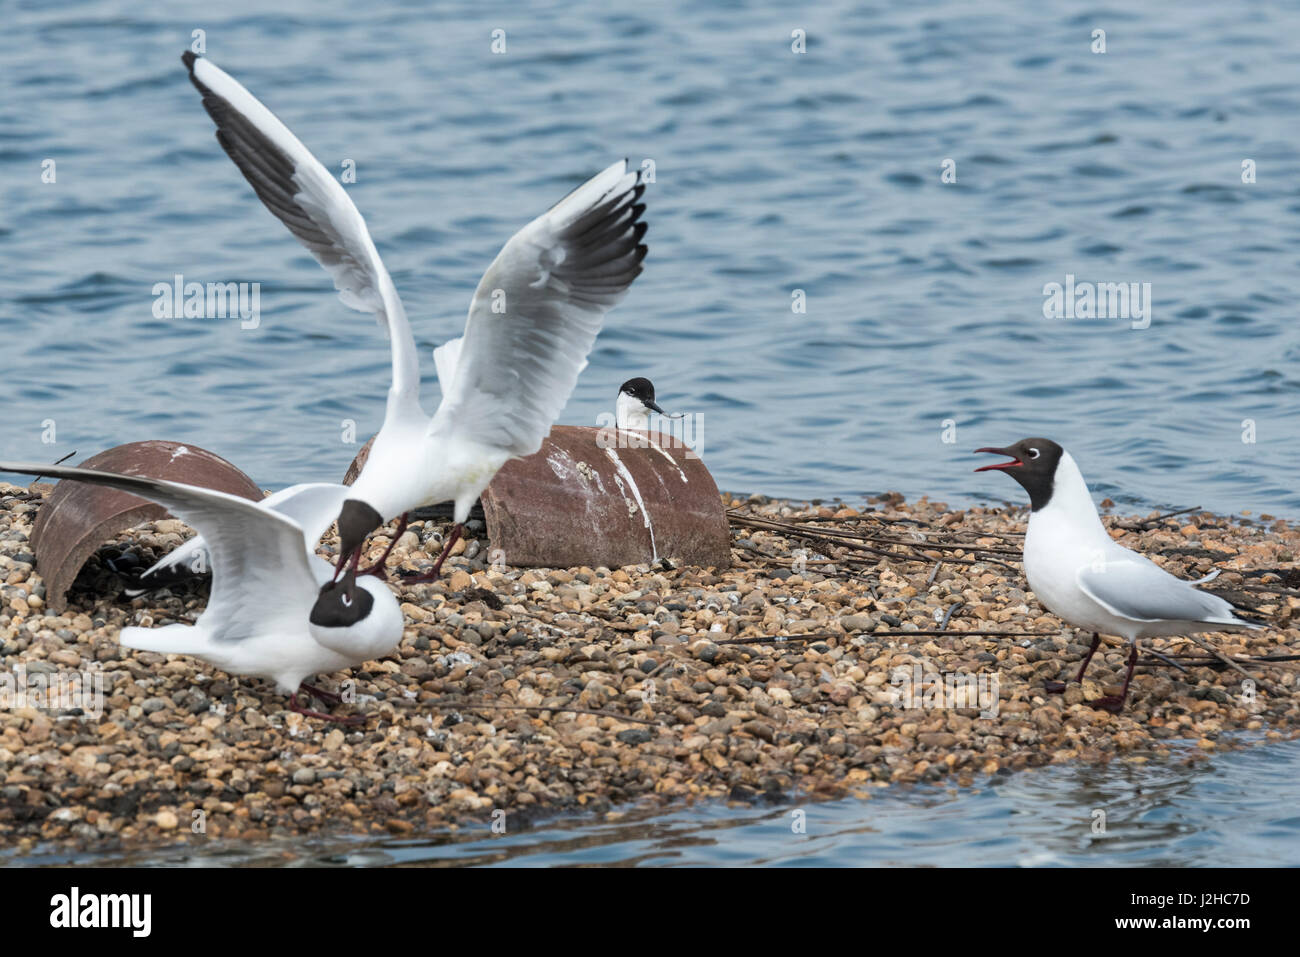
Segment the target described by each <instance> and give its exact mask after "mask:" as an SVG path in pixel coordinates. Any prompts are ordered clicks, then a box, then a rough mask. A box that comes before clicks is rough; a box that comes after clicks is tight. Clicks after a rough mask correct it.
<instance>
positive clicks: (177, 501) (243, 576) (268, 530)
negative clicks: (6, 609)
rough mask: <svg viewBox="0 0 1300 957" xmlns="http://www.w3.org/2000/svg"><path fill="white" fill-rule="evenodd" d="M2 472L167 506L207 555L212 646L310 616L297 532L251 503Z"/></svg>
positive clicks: (3, 467) (111, 478) (146, 486)
mask: <svg viewBox="0 0 1300 957" xmlns="http://www.w3.org/2000/svg"><path fill="white" fill-rule="evenodd" d="M0 471H5V472H19V473H27V474H30V475H48V476H51V477H53V478H58V479H69V480H72V481H77V482H90V483H93V484H95V485H106V486H108V487H110V488H116V489H120V490H122V491H123V492H130V493H132V494H133V495H139V496H140V497H141V498H146V499H149V500H150V501H152V502H157V503H158V504H159V505H163V506H166V508H167V510H168V511H170V512H171V513H172V514H173V515H175V516H176V517H177V518H179V519H180V520H181V521H183V522H185V523H186V524H187V525H190V526H191V527H193V528H195V529H197V530H198V532H199V534H201V535H202V536H203V538H204V540H205V541H206V542H207V547H208V551H209V553H210V554H211V556H212V593H211V596H210V597H209V598H208V607H207V610H206V611H204V613H203V616H202V617H203V624H204V627H205V629H206V630H207V632H208V634H209V636H210V637H211V638H213V639H214V640H218V641H221V640H226V641H237V640H239V639H242V638H248V637H251V636H253V635H255V634H258V633H264V632H266V631H268V630H271V629H273V628H274V627H275V626H276V625H277V624H278V623H279V622H281V621H283V622H285V623H297V624H298V625H300V626H301V625H303V624H304V623H305V622H306V620H307V616H308V615H309V614H310V613H311V608H312V605H313V604H314V603H315V600H316V592H317V588H318V586H317V584H316V578H315V576H314V575H313V574H312V570H311V568H310V567H309V565H308V562H307V550H306V548H305V546H304V539H303V532H302V529H301V528H300V527H299V526H298V524H297V523H296V522H294V521H293V520H292V519H290V518H288V517H286V516H284V515H280V514H278V513H277V512H275V511H273V510H270V509H264V508H260V507H258V504H257V503H256V502H250V501H249V500H248V499H244V498H240V497H239V496H237V495H228V494H226V493H225V492H217V491H214V490H213V489H206V488H198V487H197V486H193V485H182V484H180V483H178V482H166V481H163V480H161V479H152V478H146V477H144V476H140V475H118V474H115V473H113V472H99V471H95V470H93V469H80V468H72V467H70V466H65V465H43V464H40V463H36V462H15V463H0Z"/></svg>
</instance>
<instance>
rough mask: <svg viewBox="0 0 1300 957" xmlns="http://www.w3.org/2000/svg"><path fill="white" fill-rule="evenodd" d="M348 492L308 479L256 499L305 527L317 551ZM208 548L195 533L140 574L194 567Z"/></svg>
mask: <svg viewBox="0 0 1300 957" xmlns="http://www.w3.org/2000/svg"><path fill="white" fill-rule="evenodd" d="M347 495H348V487H347V486H346V485H337V484H335V483H333V482H308V483H305V484H302V485H292V486H290V487H289V488H286V489H281V490H280V491H278V492H276V493H275V494H273V495H268V496H267V497H266V498H264V499H262V500H261V501H260V502H257V503H256V505H257V507H258V508H261V509H274V510H275V511H277V512H279V513H280V514H281V515H286V516H288V517H289V518H291V519H293V521H295V522H297V523H298V525H299V526H301V528H302V531H303V542H304V543H305V544H306V546H307V550H308V552H314V551H315V548H316V543H317V542H318V541H320V537H321V536H322V535H324V534H325V531H326V530H327V529H328V528H329V527H330V525H331V524H332V523H333V522H334V519H335V518H336V517H337V516H338V513H339V509H340V508H341V507H342V506H343V500H344V499H345V498H347ZM207 547H208V546H207V542H206V541H205V540H204V538H203V536H202V535H196V536H195V537H194V538H191V539H190V540H189V541H188V542H185V543H184V544H182V545H178V546H176V548H174V549H172V550H171V551H170V552H169V553H168V554H167V555H165V556H164V557H163V558H160V559H159V560H158V561H157V562H156V563H154V564H153V565H152V566H150V568H149V569H148V570H147V571H146V572H145V573H144V574H143V575H141V576H140V577H141V578H147V577H149V576H150V575H153V574H155V573H157V572H159V571H162V570H163V569H164V568H171V567H173V566H175V565H182V564H188V565H190V566H191V567H193V561H194V559H196V558H197V557H198V556H199V554H200V553H201V552H206V551H207ZM196 570H197V569H196Z"/></svg>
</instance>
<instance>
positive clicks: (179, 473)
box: [31, 440, 262, 614]
mask: <svg viewBox="0 0 1300 957" xmlns="http://www.w3.org/2000/svg"><path fill="white" fill-rule="evenodd" d="M80 466H81V467H82V468H88V469H102V470H103V471H105V472H118V473H120V474H123V475H145V476H148V477H149V478H160V479H168V480H169V481H173V482H184V483H185V484H187V485H199V486H202V487H203V488H212V489H216V490H218V491H220V492H229V493H230V494H231V495H240V496H243V497H244V498H247V499H252V500H253V501H255V502H257V501H261V499H262V490H261V489H259V488H258V487H257V486H256V485H255V484H253V480H252V479H250V478H249V477H248V476H247V475H245V474H244V473H243V472H241V471H240V470H239V469H237V468H235V466H233V465H231V464H230V463H229V462H227V461H226V460H225V459H223V458H221V456H219V455H214V454H213V453H211V452H209V451H207V450H206V449H201V448H199V447H198V446H197V445H184V444H182V443H180V442H164V441H160V440H153V441H148V442H129V443H127V444H126V445H119V446H116V447H115V448H111V449H108V450H107V451H105V452H100V453H99V454H98V455H92V456H91V457H90V458H88V459H86V460H85V461H84V462H81V463H80ZM166 515H167V510H166V509H165V508H163V507H162V506H161V505H156V504H154V503H153V502H150V501H148V500H147V499H143V498H140V497H139V496H138V495H131V494H130V493H128V492H121V491H118V490H117V489H111V488H107V487H105V486H102V485H90V484H88V483H86V482H60V483H59V484H58V485H56V486H55V487H54V491H52V492H50V494H49V496H48V497H47V498H46V499H45V502H44V504H43V505H41V508H40V511H39V512H38V513H37V515H36V521H35V522H34V523H33V525H32V535H31V546H32V549H33V551H34V552H35V555H36V569H37V571H39V572H40V574H41V577H42V578H43V579H44V580H45V601H46V604H48V605H49V607H50V608H51V609H52V610H53V611H54V612H55V613H56V614H58V613H60V612H62V611H63V610H64V609H65V608H66V607H67V598H66V595H67V591H68V589H69V588H70V587H71V586H72V583H73V581H75V580H76V577H77V573H78V572H79V571H80V570H81V566H82V565H84V564H85V563H86V559H88V558H89V557H90V556H91V555H92V554H93V553H94V551H95V549H97V548H99V546H100V545H101V544H102V543H103V542H105V541H107V540H108V539H111V538H114V537H116V536H117V535H118V534H119V533H120V532H123V531H125V530H126V529H128V528H131V527H132V526H133V525H139V524H141V523H142V522H153V521H157V520H158V519H160V518H163V517H164V516H166Z"/></svg>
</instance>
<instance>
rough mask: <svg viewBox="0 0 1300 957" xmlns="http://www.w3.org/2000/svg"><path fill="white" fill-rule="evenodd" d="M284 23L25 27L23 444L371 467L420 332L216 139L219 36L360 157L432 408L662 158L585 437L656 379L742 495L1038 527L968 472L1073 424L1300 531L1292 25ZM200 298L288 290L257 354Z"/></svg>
mask: <svg viewBox="0 0 1300 957" xmlns="http://www.w3.org/2000/svg"><path fill="white" fill-rule="evenodd" d="M268 9H269V8H267V7H266V5H265V4H264V3H262V2H261V0H236V2H230V3H222V4H219V5H213V4H210V3H172V4H167V5H156V6H147V7H141V6H140V5H139V4H138V3H131V2H127V0H120V2H115V0H105V2H96V3H67V2H64V3H60V2H48V0H40V2H17V3H10V4H8V5H6V24H5V30H4V31H3V32H2V33H0V77H3V79H2V80H0V83H3V88H4V94H5V95H4V96H3V97H0V168H2V169H3V171H4V175H3V177H2V178H0V257H2V259H3V261H4V262H5V264H6V268H5V270H4V279H3V281H0V319H2V320H3V323H4V325H3V328H4V333H5V335H4V344H5V353H4V355H5V366H4V367H5V374H4V376H3V380H2V384H0V400H2V401H3V403H4V408H5V410H6V414H5V415H4V416H3V419H2V421H0V450H2V451H3V452H4V454H6V455H10V456H21V457H23V458H35V459H40V460H52V459H54V458H58V457H59V456H61V455H63V454H66V453H67V452H70V451H72V450H74V449H76V450H77V451H78V453H79V455H78V457H83V456H85V455H88V454H90V453H93V452H95V451H98V450H100V449H102V448H105V447H107V446H110V445H113V444H116V443H120V442H126V441H131V440H135V439H143V438H170V439H179V440H183V441H186V442H192V443H196V444H198V445H202V446H205V447H207V448H209V449H212V450H213V451H216V452H218V453H220V454H222V455H225V456H226V457H228V458H230V459H231V460H233V461H234V462H235V463H236V464H237V465H239V466H241V467H242V468H243V469H244V470H246V471H247V472H249V473H250V474H251V475H252V476H253V477H254V478H255V479H256V480H257V481H258V482H260V483H262V484H263V485H265V486H267V487H280V486H283V485H285V484H289V483H292V482H296V481H306V480H314V479H337V478H338V477H339V476H340V475H341V474H342V473H343V471H344V469H345V468H346V466H347V465H348V463H349V461H350V460H351V458H352V454H353V453H354V452H355V450H356V449H355V446H349V445H346V444H344V442H343V441H342V431H343V430H342V425H341V423H342V421H343V420H344V419H352V420H355V421H356V422H357V423H358V426H357V427H358V432H359V436H358V439H359V441H364V439H365V437H366V435H368V434H369V433H370V432H372V431H373V430H374V429H376V428H377V427H378V425H379V422H380V420H381V417H382V414H383V396H384V391H385V388H386V382H387V375H388V371H387V363H388V354H387V344H386V343H385V341H384V340H383V338H382V336H381V334H380V333H379V331H378V329H377V328H376V327H375V326H374V324H373V323H372V322H371V320H370V319H369V318H368V317H366V316H363V315H361V314H358V313H353V312H350V311H349V310H347V309H346V308H345V307H343V306H342V305H341V304H340V303H339V302H338V301H337V299H336V298H335V296H334V295H333V290H332V286H331V283H330V281H329V279H328V277H327V276H326V275H325V274H324V272H323V271H322V270H321V269H320V268H319V266H317V265H316V263H315V261H314V260H312V259H311V258H310V257H309V256H308V255H307V254H306V253H305V251H304V250H302V249H301V248H300V247H299V246H298V244H297V243H296V242H295V241H294V240H293V238H292V237H291V236H290V235H289V234H288V232H287V231H286V230H285V229H284V228H283V227H282V226H280V225H279V224H278V223H277V222H275V221H274V220H273V219H272V218H271V217H270V216H269V214H267V213H266V212H265V211H264V210H263V209H262V208H261V206H260V204H259V203H258V202H257V200H256V198H255V197H254V196H253V194H252V191H251V190H250V189H249V187H248V186H247V184H246V183H245V182H244V180H243V178H242V177H241V176H240V175H239V174H238V172H237V171H236V170H235V169H234V167H233V165H232V164H231V163H230V161H229V160H228V159H227V158H226V156H225V155H224V154H223V153H222V151H221V150H220V148H219V147H218V145H217V144H216V142H215V140H214V138H213V132H212V126H211V123H210V121H209V119H208V117H207V116H206V114H205V113H204V112H203V110H202V109H201V108H200V106H199V102H198V96H197V94H196V92H195V91H194V89H193V88H191V86H190V85H189V83H188V81H187V79H186V76H185V72H184V69H183V67H182V65H181V63H180V60H179V57H180V54H181V52H182V51H183V50H184V49H186V48H187V47H188V45H189V43H190V36H191V31H193V30H194V29H196V28H202V29H204V30H206V42H207V51H208V55H209V56H210V57H211V58H212V59H213V60H214V61H216V62H217V63H218V64H219V65H221V66H223V67H225V68H227V69H228V70H230V71H231V72H233V73H234V74H235V75H236V76H237V77H238V78H239V79H241V80H242V81H243V82H244V83H245V84H246V85H248V86H249V87H250V88H251V89H252V90H253V91H254V92H255V93H257V94H258V95H260V96H261V97H262V98H263V99H264V100H265V101H266V102H267V103H268V104H269V105H270V106H271V107H272V109H274V110H275V111H277V112H278V113H279V115H281V116H282V117H283V118H284V119H285V120H286V121H287V122H288V123H289V125H290V126H291V127H292V128H293V129H294V130H295V131H296V132H297V133H298V135H299V136H300V137H301V138H302V139H303V140H304V141H305V142H306V143H307V144H308V145H309V146H310V147H311V148H312V149H313V150H314V151H315V152H316V153H317V155H318V156H320V157H321V158H322V160H323V161H324V162H325V164H326V165H327V166H328V167H329V168H330V169H332V170H335V171H336V172H337V171H340V170H341V164H342V163H343V161H344V160H347V159H351V160H353V161H354V162H355V164H356V170H357V181H356V183H355V184H354V185H352V186H350V187H349V189H350V192H351V194H352V196H353V197H354V199H355V201H356V203H357V204H358V206H359V208H360V209H361V211H362V212H363V214H364V215H365V216H366V218H367V220H368V222H369V224H370V229H371V232H372V233H373V235H374V237H375V241H376V243H377V245H378V248H379V250H380V252H381V253H382V255H383V257H384V259H385V261H386V263H387V265H388V268H389V269H390V271H391V272H392V274H393V277H394V279H395V281H396V283H397V287H398V289H399V290H400V292H401V294H402V296H403V298H404V300H405V303H406V306H407V310H408V312H409V313H410V315H411V318H412V322H413V325H414V327H415V330H416V335H417V337H418V339H419V341H420V343H421V347H422V353H423V355H424V357H425V367H426V373H427V375H428V377H429V382H428V385H427V386H426V404H427V405H428V406H429V407H430V408H432V407H433V405H434V403H435V402H436V397H437V387H436V385H435V384H434V383H433V381H432V369H431V362H429V361H428V360H429V352H430V351H431V350H432V348H433V347H434V346H436V345H437V344H439V343H440V342H442V341H443V340H444V339H446V338H449V337H451V336H453V335H456V334H458V331H459V329H460V328H461V326H462V324H463V321H464V315H465V310H466V307H467V305H468V302H469V297H470V294H471V292H472V290H473V288H474V285H475V284H476V283H477V281H478V278H479V276H480V274H481V273H482V270H483V269H484V268H485V267H486V265H487V263H488V262H489V261H490V260H491V258H492V256H493V255H495V253H496V251H497V250H498V248H499V247H500V246H501V244H502V243H503V242H504V241H505V240H506V239H507V238H508V237H509V236H510V235H511V234H512V233H513V231H514V230H515V229H517V228H518V227H519V226H521V225H522V224H523V223H524V222H525V221H527V220H528V219H530V218H531V217H532V216H533V215H535V214H537V213H540V212H541V211H543V210H544V209H545V208H546V207H547V206H549V205H550V204H551V203H552V202H554V201H555V200H556V199H558V198H559V197H560V196H561V195H563V194H564V192H566V191H567V190H568V189H569V188H571V187H572V186H573V185H574V184H576V183H577V182H579V181H580V180H581V179H583V178H585V177H586V176H588V175H590V174H591V173H593V172H595V171H596V170H598V169H600V168H602V167H603V166H605V165H606V164H607V163H609V162H610V161H611V160H612V159H615V158H617V157H620V156H628V157H630V158H631V159H632V160H633V162H634V163H635V164H638V165H639V164H640V162H641V161H642V160H643V159H645V158H650V159H653V160H654V161H655V168H656V182H655V183H654V184H653V185H652V186H651V187H650V189H649V193H648V199H647V201H648V203H649V211H648V216H647V218H648V220H649V222H650V231H649V234H648V242H649V245H650V250H651V252H650V257H649V259H648V260H647V264H646V270H645V273H644V274H643V275H642V276H641V277H640V278H639V279H638V280H637V282H636V283H635V285H634V287H633V290H632V292H631V294H630V295H629V297H628V298H627V300H626V301H625V302H624V303H623V305H622V306H620V307H619V308H618V309H617V310H615V311H614V312H613V313H612V314H611V315H610V317H609V320H608V322H607V325H606V328H605V331H604V332H603V333H602V335H601V337H600V340H599V343H598V346H597V349H596V351H595V354H594V355H593V357H592V360H591V364H590V367H589V368H588V369H587V371H586V372H585V373H584V375H583V377H582V381H581V382H580V383H579V386H578V390H577V393H576V394H575V396H574V397H573V399H572V401H571V402H570V403H569V406H568V408H567V410H566V412H565V415H564V420H565V421H568V422H572V423H580V424H581V423H585V424H593V423H594V422H595V420H596V416H597V415H598V414H599V413H601V412H603V411H609V410H610V409H611V407H612V400H613V396H614V393H615V390H616V388H617V386H618V384H619V383H620V382H622V381H623V380H624V379H626V378H628V377H630V376H633V375H648V376H649V377H651V378H652V379H653V380H654V381H655V383H656V384H657V385H658V387H659V393H660V398H661V400H662V403H663V404H665V405H666V406H667V407H670V410H675V411H683V412H688V413H692V414H694V415H696V416H699V417H700V419H699V424H700V428H701V430H702V436H703V448H704V458H705V461H706V462H707V463H708V464H709V466H710V467H711V468H712V470H713V472H714V473H715V476H716V477H717V479H718V483H719V485H720V486H721V487H723V488H727V489H732V490H736V491H762V492H766V493H769V494H776V495H791V496H797V497H801V498H808V497H814V496H830V495H837V494H838V495H845V496H854V495H858V494H860V493H862V492H864V491H879V490H884V489H897V490H900V491H902V492H904V493H905V494H907V495H908V496H909V497H917V496H920V495H922V494H929V495H930V496H931V497H932V498H935V499H939V500H944V501H948V502H953V503H965V502H969V501H972V500H974V499H977V498H981V497H983V498H987V497H1007V498H1018V497H1019V490H1018V489H1016V488H1015V487H1014V486H1013V485H1012V483H1009V482H1006V481H1005V480H1004V479H1002V478H1001V477H1000V476H988V475H984V476H973V475H972V474H971V469H972V467H973V464H974V462H973V457H972V456H971V455H970V454H969V453H970V450H971V449H973V448H975V447H977V446H981V445H988V444H996V445H1002V444H1006V443H1008V442H1010V441H1012V440H1014V439H1017V438H1020V437H1022V436H1024V435H1047V436H1048V437H1050V438H1055V439H1057V440H1059V441H1061V442H1062V443H1063V444H1065V445H1066V446H1067V447H1069V448H1070V449H1071V450H1072V451H1073V452H1074V453H1075V457H1076V458H1077V459H1079V461H1080V462H1081V464H1082V465H1083V468H1084V471H1085V474H1086V475H1087V476H1088V477H1089V478H1090V479H1091V481H1092V483H1093V485H1094V489H1095V491H1097V492H1098V494H1099V495H1101V494H1110V495H1112V497H1115V498H1116V499H1117V500H1121V501H1123V502H1127V503H1132V504H1137V505H1141V506H1144V507H1145V506H1148V505H1158V506H1170V507H1180V506H1191V505H1201V506H1204V507H1206V508H1213V509H1217V510H1220V511H1224V512H1235V511H1238V510H1245V509H1250V510H1254V511H1259V510H1266V511H1273V512H1276V513H1279V514H1283V515H1290V516H1295V515H1297V514H1300V491H1298V490H1297V484H1296V482H1295V476H1296V475H1297V474H1300V443H1297V442H1296V441H1295V438H1296V430H1295V428H1294V425H1293V424H1292V423H1294V422H1295V420H1296V417H1297V415H1298V414H1300V390H1298V389H1297V388H1296V386H1297V373H1296V371H1295V369H1296V359H1297V358H1298V357H1300V324H1298V323H1297V322H1296V316H1295V305H1294V304H1295V302H1296V300H1297V298H1300V270H1298V269H1297V265H1298V264H1300V158H1297V155H1296V149H1295V138H1294V136H1293V135H1292V131H1293V130H1294V127H1295V117H1296V115H1297V113H1300V82H1298V81H1300V54H1297V52H1296V51H1295V47H1294V43H1293V38H1294V37H1295V36H1296V35H1297V34H1298V32H1300V9H1297V8H1296V7H1295V6H1294V5H1293V6H1292V7H1291V8H1290V9H1276V8H1274V7H1272V6H1263V5H1259V6H1253V5H1252V6H1248V7H1244V8H1243V7H1240V6H1238V5H1228V6H1224V5H1222V4H1215V3H1206V4H1202V5H1199V6H1197V5H1194V4H1188V3H1185V2H1181V0H1180V2H1153V3H1145V4H1142V5H1139V6H1138V7H1136V8H1133V9H1127V8H1125V7H1122V6H1121V7H1116V6H1113V5H1111V6H1091V7H1090V6H1085V5H1080V4H1064V3H1051V2H1047V3H1035V4H1011V3H1006V4H999V3H981V4H979V5H976V6H972V5H971V4H966V3H957V2H952V3H909V4H894V3H879V4H863V3H861V2H856V0H855V2H848V0H844V2H831V3H824V4H818V5H816V6H815V8H809V9H805V10H798V9H789V8H786V7H785V6H784V5H767V6H764V5H759V4H745V3H723V4H715V3H710V4H700V3H685V2H680V3H674V2H670V3H657V4H654V5H652V8H650V7H646V6H645V5H643V4H632V3H627V4H609V3H587V4H571V3H567V2H566V3H548V4H530V5H528V6H527V8H526V9H525V8H519V7H518V6H517V5H514V4H494V3H482V2H474V3H469V2H463V3H447V4H439V5H438V6H437V8H436V9H435V8H430V7H429V6H428V5H427V4H425V3H423V2H412V3H408V4H388V3H378V2H377V3H371V4H364V5H360V6H359V5H358V4H356V3H355V2H352V0H332V2H313V3H310V4H309V3H306V2H301V3H283V4H276V5H274V9H275V10H276V11H277V12H275V13H270V12H265V11H266V10H268ZM295 10H296V11H297V12H292V11H295ZM279 11H290V12H288V13H284V12H279ZM796 28H798V29H803V30H805V31H806V33H807V37H808V43H807V52H806V53H805V54H802V55H797V54H795V53H793V52H791V43H792V41H791V32H792V30H794V29H796ZM1096 28H1102V29H1105V30H1106V31H1107V52H1106V53H1105V54H1094V53H1092V52H1091V50H1090V44H1091V42H1092V41H1091V34H1092V31H1093V30H1094V29H1096ZM494 29H502V30H505V32H506V33H505V37H506V52H505V53H504V54H501V55H496V54H493V53H492V52H491V49H490V46H491V32H492V30H494ZM946 158H951V159H953V160H955V162H956V164H957V165H956V173H957V182H956V183H955V184H948V185H945V184H943V183H941V182H940V174H941V163H942V162H943V160H944V159H946ZM44 159H54V160H55V161H56V164H57V166H56V174H57V182H56V183H54V184H44V183H42V182H41V163H42V160H44ZM1244 159H1252V160H1254V161H1255V163H1256V167H1257V177H1258V181H1257V182H1256V183H1255V184H1254V185H1245V184H1243V183H1242V182H1241V163H1242V161H1243V160H1244ZM176 273H181V274H183V275H184V276H185V277H186V279H189V280H195V281H200V282H208V281H236V282H238V281H243V282H260V283H261V284H262V303H261V306H262V321H261V325H260V326H259V327H258V328H257V329H255V330H244V329H241V328H240V326H239V323H238V322H237V321H233V320H195V319H191V320H184V319H181V320H156V319H154V318H153V316H152V312H151V309H152V305H153V294H152V288H153V285H154V284H155V283H157V282H169V281H171V278H172V277H173V276H174V275H175V274H176ZM1067 274H1073V275H1075V276H1076V277H1078V279H1080V280H1087V281H1093V282H1121V281H1123V282H1130V281H1137V282H1150V283H1151V285H1152V300H1153V311H1152V319H1151V325H1150V327H1149V328H1147V329H1144V330H1134V329H1132V328H1130V323H1129V322H1128V321H1126V320H1122V319H1095V320H1084V319H1077V320H1048V319H1045V318H1043V312H1042V310H1043V300H1044V296H1043V286H1044V284H1046V283H1049V282H1064V280H1065V276H1066V275H1067ZM795 289H802V290H804V292H805V294H806V296H807V303H808V305H807V312H806V314H802V315H800V314H794V313H792V311H791V293H792V290H795ZM51 419H52V420H53V421H54V423H55V437H56V438H57V443H56V444H53V445H50V444H45V443H43V442H42V436H43V434H44V435H46V437H48V430H47V429H46V428H45V427H43V425H42V423H43V422H45V421H46V420H51ZM946 419H953V420H955V422H956V424H957V425H956V436H955V438H956V441H955V442H953V443H945V442H944V441H943V437H944V436H943V423H944V420H946ZM1246 419H1251V420H1254V423H1255V432H1256V438H1257V441H1255V442H1254V443H1243V441H1242V433H1243V426H1242V422H1243V420H1246ZM950 437H951V436H950Z"/></svg>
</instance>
